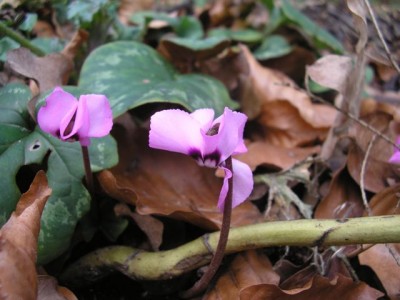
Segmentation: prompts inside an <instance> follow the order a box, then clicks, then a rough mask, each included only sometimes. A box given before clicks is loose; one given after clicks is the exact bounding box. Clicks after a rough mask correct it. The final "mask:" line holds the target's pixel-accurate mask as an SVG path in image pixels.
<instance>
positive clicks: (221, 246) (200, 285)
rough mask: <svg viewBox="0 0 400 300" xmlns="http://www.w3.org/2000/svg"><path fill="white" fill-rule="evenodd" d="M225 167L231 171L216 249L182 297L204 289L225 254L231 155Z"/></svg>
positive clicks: (230, 187)
mask: <svg viewBox="0 0 400 300" xmlns="http://www.w3.org/2000/svg"><path fill="white" fill-rule="evenodd" d="M225 164H226V165H225V167H226V168H227V169H228V170H229V171H231V172H232V176H231V178H229V179H228V194H227V195H226V199H225V203H224V212H223V217H222V225H221V232H220V235H219V240H218V245H217V249H216V250H215V253H214V256H213V258H212V260H211V263H210V265H209V266H208V269H207V271H206V272H205V273H204V274H203V276H202V277H201V278H200V280H199V281H197V282H196V283H195V285H194V286H193V287H191V288H190V289H189V290H187V291H184V292H182V293H181V295H180V296H181V297H182V298H191V297H193V296H196V295H198V294H200V293H201V292H202V291H204V290H205V289H206V288H207V286H208V284H209V283H210V281H211V280H212V279H213V277H214V275H215V273H216V272H217V270H218V268H219V266H220V265H221V262H222V259H223V258H224V255H225V248H226V244H227V242H228V237H229V229H230V226H231V215H232V195H233V168H232V157H230V156H229V157H228V158H227V159H226V161H225Z"/></svg>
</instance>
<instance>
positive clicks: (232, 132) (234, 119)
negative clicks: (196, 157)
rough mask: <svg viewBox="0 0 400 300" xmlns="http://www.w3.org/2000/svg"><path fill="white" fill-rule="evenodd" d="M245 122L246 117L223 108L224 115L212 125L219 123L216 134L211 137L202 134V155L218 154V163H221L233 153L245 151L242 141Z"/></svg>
mask: <svg viewBox="0 0 400 300" xmlns="http://www.w3.org/2000/svg"><path fill="white" fill-rule="evenodd" d="M246 120H247V117H246V115H244V114H242V113H239V112H234V111H232V110H230V109H229V108H225V110H224V114H223V115H222V116H220V117H219V118H218V119H216V120H215V121H214V122H213V124H217V123H220V127H219V131H218V134H216V135H213V136H209V135H206V134H203V137H204V140H205V146H204V155H207V154H210V153H215V152H218V153H219V154H220V162H223V161H225V160H226V159H227V158H228V157H229V156H231V155H232V154H233V153H235V154H236V153H243V152H245V150H246V151H247V149H246V146H245V145H244V141H243V129H244V125H245V123H246Z"/></svg>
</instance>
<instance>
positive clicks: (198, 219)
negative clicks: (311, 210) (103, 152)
mask: <svg viewBox="0 0 400 300" xmlns="http://www.w3.org/2000/svg"><path fill="white" fill-rule="evenodd" d="M114 127H115V130H114V136H115V137H116V139H117V141H118V144H119V151H120V152H119V157H120V162H119V164H118V166H116V167H114V168H112V169H111V170H110V172H111V173H112V175H113V176H114V177H115V180H116V182H117V183H118V189H119V190H121V189H125V190H129V191H134V193H135V194H136V196H137V199H136V201H135V204H136V211H137V212H138V213H139V214H143V215H148V214H155V215H163V216H169V217H171V218H175V219H179V220H183V221H186V222H189V223H192V224H195V225H197V226H199V227H202V228H206V229H210V230H216V229H219V227H220V225H221V221H222V214H221V213H220V211H219V210H218V208H217V206H216V204H217V200H218V196H219V192H220V189H221V186H222V179H220V178H217V177H215V175H214V173H215V170H214V169H210V168H205V167H199V166H198V165H197V163H196V162H195V161H194V160H193V159H192V158H190V157H187V156H185V155H182V154H179V153H172V152H168V151H161V150H155V149H150V148H149V147H148V131H147V130H139V129H136V130H132V129H130V130H124V129H122V128H120V127H119V126H114ZM104 178H107V177H106V176H104V177H103V176H102V175H101V176H99V181H100V184H101V185H102V186H105V185H107V184H108V183H107V182H104V180H103V179H104ZM110 186H111V187H112V184H111V185H108V187H107V189H106V190H108V192H110V189H109V188H110ZM119 193H120V191H118V190H117V191H115V190H114V191H113V192H112V193H110V194H112V195H114V196H118V194H119ZM120 200H122V201H126V200H127V199H126V196H122V197H121V199H120ZM260 220H261V215H260V213H259V211H258V209H257V208H256V207H255V206H254V205H253V204H252V203H250V202H246V203H244V204H242V205H240V206H238V207H237V208H235V209H234V210H233V213H232V226H239V225H244V224H251V223H256V222H258V221H260Z"/></svg>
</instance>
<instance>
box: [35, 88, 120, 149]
mask: <svg viewBox="0 0 400 300" xmlns="http://www.w3.org/2000/svg"><path fill="white" fill-rule="evenodd" d="M37 119H38V123H39V127H40V129H42V130H43V131H44V132H47V133H50V134H51V135H53V136H55V137H57V138H59V139H61V140H64V141H76V140H79V142H80V143H81V145H82V146H89V145H90V138H92V137H103V136H106V135H107V134H109V133H110V131H111V128H112V125H113V119H112V111H111V107H110V103H109V102H108V99H107V97H106V96H104V95H96V94H90V95H81V96H80V97H79V100H77V99H76V98H75V97H74V96H73V95H71V94H70V93H67V92H65V91H64V90H63V89H62V88H60V87H56V88H55V89H54V91H53V92H52V93H51V94H50V95H49V96H48V97H47V98H46V104H45V105H43V106H42V107H41V108H40V109H39V113H38V117H37Z"/></svg>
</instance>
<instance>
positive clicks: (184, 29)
mask: <svg viewBox="0 0 400 300" xmlns="http://www.w3.org/2000/svg"><path fill="white" fill-rule="evenodd" d="M174 31H175V33H176V34H177V35H178V36H179V37H182V38H190V39H200V38H202V37H203V35H204V31H203V27H202V25H201V23H200V21H199V20H198V19H197V18H194V17H191V16H183V17H181V18H179V21H178V23H177V24H176V25H175V26H174Z"/></svg>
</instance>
